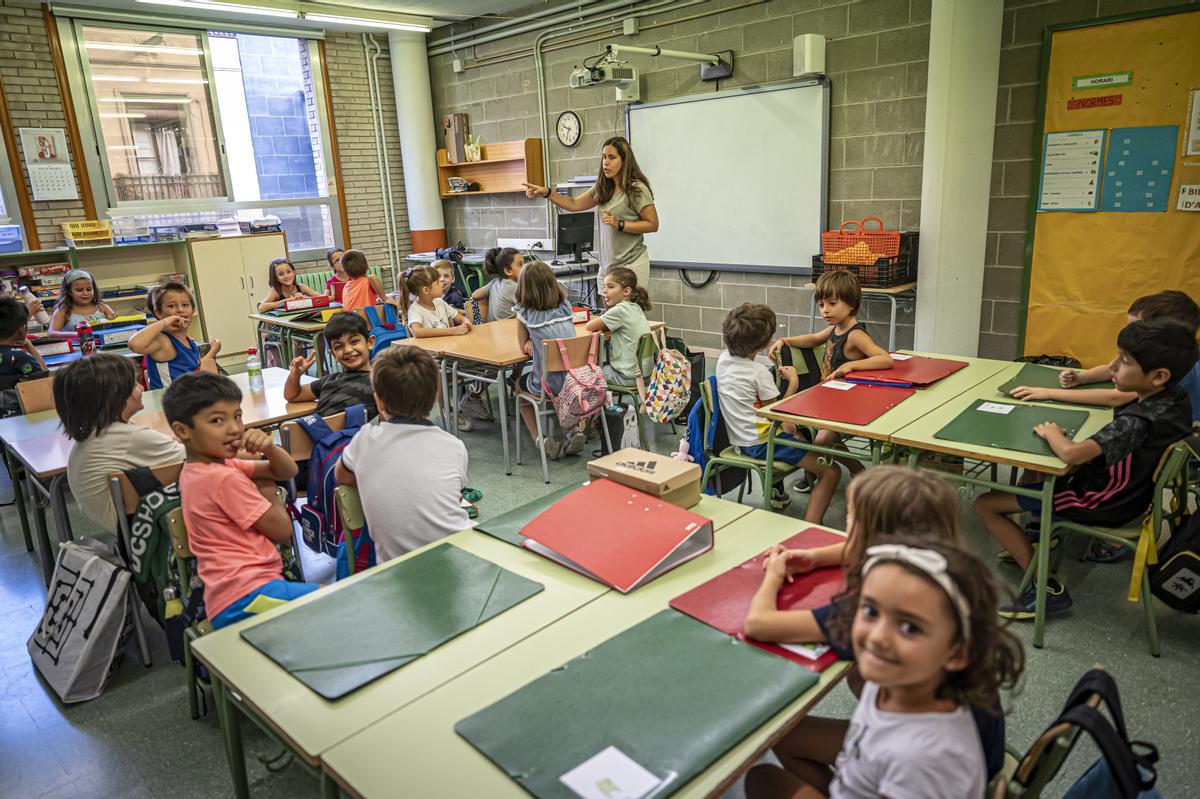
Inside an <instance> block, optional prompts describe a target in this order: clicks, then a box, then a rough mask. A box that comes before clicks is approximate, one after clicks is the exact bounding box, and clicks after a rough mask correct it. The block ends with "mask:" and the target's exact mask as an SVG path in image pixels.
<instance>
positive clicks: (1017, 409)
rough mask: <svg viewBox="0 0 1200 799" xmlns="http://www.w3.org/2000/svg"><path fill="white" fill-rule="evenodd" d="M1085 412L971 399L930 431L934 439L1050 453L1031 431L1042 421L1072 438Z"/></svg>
mask: <svg viewBox="0 0 1200 799" xmlns="http://www.w3.org/2000/svg"><path fill="white" fill-rule="evenodd" d="M1087 418H1088V412H1087V411H1069V410H1065V409H1061V408H1047V407H1044V406H1039V405H1019V404H1017V403H1013V402H989V401H988V400H975V401H974V402H973V403H971V407H969V408H967V409H966V410H965V411H963V412H962V413H960V414H959V415H958V416H956V417H955V418H954V421H952V422H950V424H948V425H946V426H945V427H943V428H942V429H941V430H939V431H937V432H936V433H934V434H933V437H934V438H940V439H944V440H948V441H957V442H959V443H961V444H975V445H977V446H983V447H996V448H998V449H1011V450H1015V451H1017V452H1029V453H1032V454H1034V455H1049V456H1053V455H1054V450H1052V449H1050V445H1049V444H1047V443H1046V441H1045V439H1043V438H1041V437H1039V436H1038V435H1037V434H1036V433H1034V432H1033V428H1035V427H1037V426H1038V425H1039V424H1041V423H1042V422H1054V423H1055V424H1057V425H1058V426H1059V427H1061V428H1062V429H1063V432H1064V433H1065V434H1066V436H1067V438H1070V439H1074V438H1075V434H1076V433H1078V432H1079V428H1080V427H1082V426H1083V424H1084V423H1085V422H1086V421H1087Z"/></svg>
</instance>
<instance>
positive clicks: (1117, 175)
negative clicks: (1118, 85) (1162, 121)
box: [1100, 125, 1179, 213]
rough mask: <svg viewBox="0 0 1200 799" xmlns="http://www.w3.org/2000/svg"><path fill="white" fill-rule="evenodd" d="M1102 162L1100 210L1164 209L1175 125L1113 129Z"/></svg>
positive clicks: (1166, 200)
mask: <svg viewBox="0 0 1200 799" xmlns="http://www.w3.org/2000/svg"><path fill="white" fill-rule="evenodd" d="M1111 134H1112V135H1111V137H1110V138H1109V142H1108V158H1107V159H1105V161H1104V186H1103V190H1102V192H1101V198H1100V210H1101V211H1115V212H1126V213H1131V212H1151V213H1153V212H1157V211H1166V210H1167V207H1168V204H1169V203H1170V191H1171V173H1172V171H1174V169H1175V142H1176V141H1178V139H1179V126H1178V125H1148V126H1146V127H1140V128H1113V129H1112V131H1111Z"/></svg>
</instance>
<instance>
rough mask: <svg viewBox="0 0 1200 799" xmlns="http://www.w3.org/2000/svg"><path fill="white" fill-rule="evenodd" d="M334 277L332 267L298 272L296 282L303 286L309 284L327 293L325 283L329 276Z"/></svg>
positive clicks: (311, 287) (312, 287)
mask: <svg viewBox="0 0 1200 799" xmlns="http://www.w3.org/2000/svg"><path fill="white" fill-rule="evenodd" d="M331 277H333V270H332V269H322V270H320V271H317V272H297V273H296V283H297V284H298V285H301V286H308V287H309V288H310V289H312V290H313V291H319V292H321V293H322V294H323V293H325V283H326V281H328V280H329V278H331Z"/></svg>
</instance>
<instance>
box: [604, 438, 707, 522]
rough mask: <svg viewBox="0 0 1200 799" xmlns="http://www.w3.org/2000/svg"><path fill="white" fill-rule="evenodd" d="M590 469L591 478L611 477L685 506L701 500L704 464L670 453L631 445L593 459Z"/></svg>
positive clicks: (682, 506)
mask: <svg viewBox="0 0 1200 799" xmlns="http://www.w3.org/2000/svg"><path fill="white" fill-rule="evenodd" d="M587 470H588V476H589V477H607V478H608V479H609V480H615V481H616V482H618V483H621V484H622V485H627V486H629V487H630V488H636V489H637V490H638V491H644V492H645V493H647V494H650V495H651V496H656V497H659V498H661V499H663V500H666V501H667V502H670V503H671V504H672V505H678V506H679V507H681V508H690V507H692V506H693V505H695V504H696V503H697V502H699V501H700V467H699V466H697V465H696V464H694V463H688V462H687V461H677V460H675V459H674V458H672V457H671V456H670V455H659V454H657V453H654V452H647V451H646V450H644V449H635V448H633V447H630V448H628V449H622V450H618V451H617V452H614V453H612V454H611V455H606V456H604V457H603V458H599V459H597V460H594V461H591V462H590V463H588V466H587Z"/></svg>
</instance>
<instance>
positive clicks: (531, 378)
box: [517, 372, 542, 396]
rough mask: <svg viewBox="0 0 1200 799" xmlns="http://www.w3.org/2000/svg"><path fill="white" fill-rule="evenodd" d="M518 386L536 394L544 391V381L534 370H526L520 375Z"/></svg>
mask: <svg viewBox="0 0 1200 799" xmlns="http://www.w3.org/2000/svg"><path fill="white" fill-rule="evenodd" d="M517 387H518V388H520V389H521V390H522V391H524V392H527V393H529V394H533V395H535V396H536V395H538V394H541V393H542V381H541V380H539V379H538V378H537V375H535V374H534V373H533V372H525V373H524V374H522V375H521V376H520V377H518V378H517Z"/></svg>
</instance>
